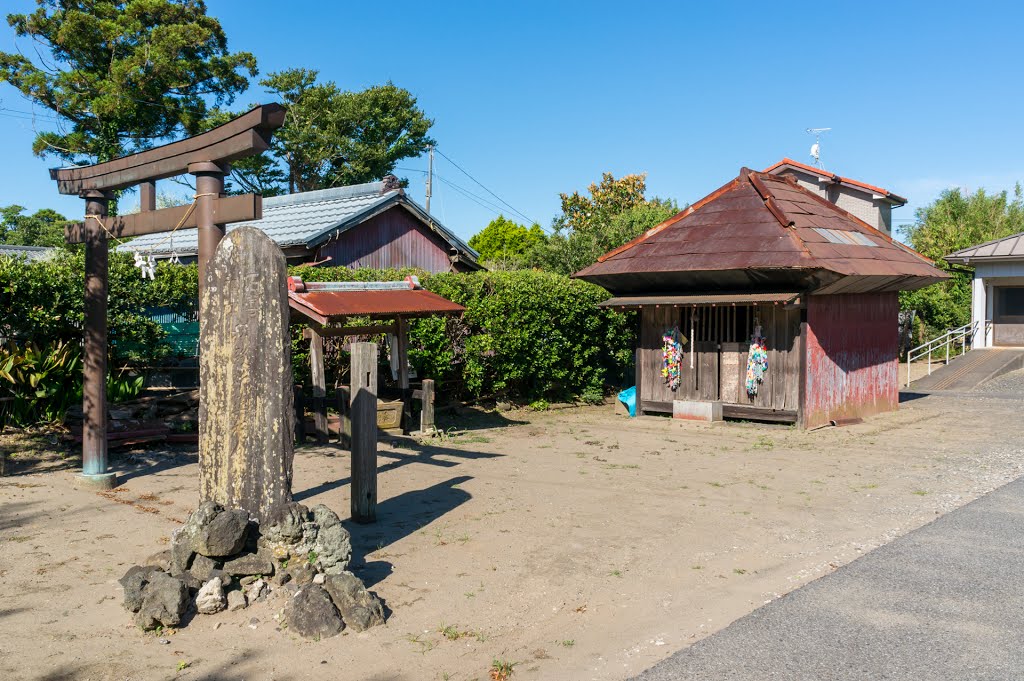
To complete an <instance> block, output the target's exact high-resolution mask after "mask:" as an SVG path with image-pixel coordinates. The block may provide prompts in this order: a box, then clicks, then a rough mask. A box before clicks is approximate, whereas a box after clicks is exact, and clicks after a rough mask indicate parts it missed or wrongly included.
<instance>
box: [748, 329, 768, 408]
mask: <svg viewBox="0 0 1024 681" xmlns="http://www.w3.org/2000/svg"><path fill="white" fill-rule="evenodd" d="M766 371H768V348H766V347H765V344H764V336H762V335H761V325H760V324H758V323H757V320H756V319H755V320H754V335H753V336H751V337H750V354H749V356H748V357H747V394H748V395H750V396H751V397H753V396H754V395H756V394H757V388H758V386H759V385H761V383H762V382H763V381H764V374H765V372H766Z"/></svg>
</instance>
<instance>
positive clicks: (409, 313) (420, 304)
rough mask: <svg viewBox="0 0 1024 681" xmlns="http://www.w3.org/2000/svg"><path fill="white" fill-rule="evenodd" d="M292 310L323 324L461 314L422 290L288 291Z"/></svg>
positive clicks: (455, 306)
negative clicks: (377, 318)
mask: <svg viewBox="0 0 1024 681" xmlns="http://www.w3.org/2000/svg"><path fill="white" fill-rule="evenodd" d="M288 304H289V305H291V307H292V309H294V310H296V311H298V312H300V313H302V314H304V315H306V316H307V317H309V318H310V319H313V320H315V321H318V322H320V323H321V324H327V323H329V322H331V321H337V320H340V319H342V318H344V317H383V318H389V317H396V316H402V317H429V316H432V315H439V314H440V315H447V314H462V313H463V312H465V311H466V308H464V307H463V306H461V305H459V304H457V303H453V302H452V301H450V300H448V299H447V298H444V297H442V296H439V295H437V294H436V293H431V292H430V291H424V290H422V289H410V290H390V291H313V292H311V293H296V292H295V291H289V292H288Z"/></svg>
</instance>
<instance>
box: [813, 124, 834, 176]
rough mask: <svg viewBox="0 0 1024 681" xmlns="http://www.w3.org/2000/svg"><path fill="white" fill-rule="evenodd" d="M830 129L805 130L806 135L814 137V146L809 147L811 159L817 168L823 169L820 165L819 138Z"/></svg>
mask: <svg viewBox="0 0 1024 681" xmlns="http://www.w3.org/2000/svg"><path fill="white" fill-rule="evenodd" d="M831 129H832V128H807V133H808V134H810V135H814V144H812V145H811V158H813V159H814V163H815V165H817V166H818V167H819V168H824V167H825V166H823V165H822V164H821V136H822V134H823V133H826V132H828V131H829V130H831Z"/></svg>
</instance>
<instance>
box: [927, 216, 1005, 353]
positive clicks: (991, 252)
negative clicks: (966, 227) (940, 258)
mask: <svg viewBox="0 0 1024 681" xmlns="http://www.w3.org/2000/svg"><path fill="white" fill-rule="evenodd" d="M945 259H946V260H947V261H948V262H951V263H954V264H957V265H963V266H965V267H970V268H972V269H973V270H974V276H973V278H972V280H971V321H972V325H973V328H974V337H973V344H972V347H974V348H988V347H993V346H1015V347H1017V346H1024V232H1021V233H1019V234H1011V235H1010V236H1006V237H1003V238H1002V239H996V240H994V241H989V242H986V243H983V244H979V245H977V246H971V247H970V248H965V249H963V250H961V251H957V252H956V253H950V254H949V255H947V256H946V258H945Z"/></svg>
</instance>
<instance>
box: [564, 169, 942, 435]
mask: <svg viewBox="0 0 1024 681" xmlns="http://www.w3.org/2000/svg"><path fill="white" fill-rule="evenodd" d="M574 276H576V277H579V278H581V279H585V280H587V281H590V282H592V283H595V284H598V285H600V286H603V287H604V288H606V289H607V290H608V291H610V292H611V293H612V294H614V296H615V297H613V298H612V299H610V300H608V301H606V302H605V303H603V305H605V306H609V307H618V308H624V309H625V308H635V309H638V310H640V339H639V347H638V349H637V360H636V386H637V402H638V408H637V409H638V413H674V414H675V415H677V416H683V417H685V416H686V414H688V413H692V411H693V405H694V404H698V403H700V404H703V403H712V404H713V405H715V406H716V407H718V406H720V408H721V411H720V413H721V415H723V416H725V417H736V418H751V419H762V420H773V421H784V422H796V423H799V424H801V425H802V426H804V427H814V426H817V425H822V424H824V423H828V422H829V421H833V420H837V419H846V418H861V417H863V416H867V415H869V414H873V413H878V412H880V411H886V410H891V409H895V408H896V406H897V404H898V390H899V388H898V375H897V374H898V366H897V351H898V324H897V314H898V312H899V303H898V299H897V292H898V291H901V290H910V289H916V288H921V287H923V286H928V285H929V284H932V283H935V282H937V281H940V280H941V279H943V278H945V277H947V276H948V275H946V274H945V273H944V272H942V271H941V270H939V269H937V268H936V267H935V266H934V265H933V264H932V262H931V261H929V260H928V259H927V258H925V257H923V256H922V255H920V254H919V253H917V252H915V251H914V250H912V249H910V248H908V247H907V246H905V245H903V244H901V243H899V242H898V241H895V240H894V239H892V238H891V237H890V236H888V235H887V234H885V233H884V232H881V231H879V230H878V229H876V228H874V227H872V226H871V225H869V224H867V223H866V222H864V221H863V220H861V219H859V218H857V217H856V216H854V215H852V214H851V213H848V212H847V211H845V210H843V209H842V208H839V207H838V206H836V205H834V204H833V203H831V202H829V201H828V200H826V199H825V198H823V197H821V196H819V195H817V194H815V193H814V192H811V191H809V190H808V189H806V188H804V187H802V186H800V185H799V184H798V183H797V181H796V180H795V178H793V177H791V176H785V175H783V176H779V175H774V174H771V173H766V172H755V171H751V170H749V169H747V168H743V169H742V170H741V171H740V174H739V176H738V177H736V178H735V179H733V180H731V181H730V182H728V183H726V184H725V185H723V186H722V187H720V188H719V189H717V190H716V191H714V192H712V193H711V194H709V195H708V196H706V197H705V198H703V199H701V200H700V201H698V202H697V203H695V204H693V205H691V206H689V207H688V208H687V209H686V210H684V211H682V212H680V213H679V214H678V215H675V216H674V217H672V218H669V219H668V220H666V221H665V222H663V223H661V224H660V225H657V226H655V227H654V228H652V229H650V230H648V231H647V232H646V233H645V234H643V235H641V236H640V237H638V238H637V239H634V240H633V241H630V242H629V243H627V244H625V245H623V246H621V247H619V248H617V249H614V250H612V251H610V252H609V253H606V254H605V255H603V256H601V257H600V258H599V259H598V262H596V263H594V264H593V265H591V266H590V267H587V268H585V269H584V270H582V271H580V272H578V273H576V274H575V275H574ZM758 332H760V333H758ZM673 333H675V334H677V335H678V336H679V337H680V339H681V340H684V341H685V342H684V343H683V344H682V348H683V353H684V355H685V357H684V359H683V362H682V366H681V367H679V366H676V367H669V366H667V365H666V361H665V355H666V352H665V347H666V341H665V338H666V336H669V337H671V336H672V335H673ZM755 335H757V336H760V337H761V338H763V341H764V343H763V347H764V350H765V355H766V357H765V359H766V360H767V369H766V370H765V371H764V372H763V375H761V376H760V378H756V377H755V380H754V383H753V385H751V383H750V381H749V380H748V377H749V376H748V369H755V370H756V368H757V367H755V366H752V364H751V361H750V360H751V355H750V349H751V345H752V340H753V336H755ZM755 359H756V357H755ZM663 371H664V372H665V373H668V374H670V375H671V373H672V371H678V374H679V379H678V384H677V385H673V384H674V383H675V381H673V380H668V379H667V378H666V377H665V375H664V374H663ZM755 373H756V372H755ZM697 411H700V412H701V413H704V412H703V411H702V410H701V409H698V410H697ZM709 413H710V412H709Z"/></svg>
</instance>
